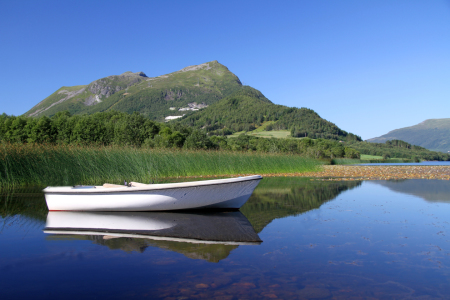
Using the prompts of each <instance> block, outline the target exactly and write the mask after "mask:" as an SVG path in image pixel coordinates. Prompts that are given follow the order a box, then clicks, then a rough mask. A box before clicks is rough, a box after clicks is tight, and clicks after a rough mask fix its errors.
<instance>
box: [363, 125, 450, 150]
mask: <svg viewBox="0 0 450 300" xmlns="http://www.w3.org/2000/svg"><path fill="white" fill-rule="evenodd" d="M388 140H402V141H405V142H408V143H410V144H412V145H417V146H421V147H424V148H426V149H429V150H433V151H440V152H445V153H447V152H449V151H450V118H448V119H429V120H425V121H423V122H422V123H419V124H417V125H414V126H411V127H405V128H400V129H396V130H392V131H390V132H389V133H387V134H385V135H382V136H380V137H376V138H372V139H369V140H367V141H368V142H371V143H384V142H386V141H388Z"/></svg>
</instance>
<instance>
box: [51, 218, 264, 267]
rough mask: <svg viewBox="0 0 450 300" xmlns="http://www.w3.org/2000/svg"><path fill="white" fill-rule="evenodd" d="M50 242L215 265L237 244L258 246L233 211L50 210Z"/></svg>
mask: <svg viewBox="0 0 450 300" xmlns="http://www.w3.org/2000/svg"><path fill="white" fill-rule="evenodd" d="M44 232H45V233H48V234H52V235H56V236H53V237H51V239H68V238H69V239H73V238H77V239H85V240H91V241H93V242H94V243H96V244H100V245H104V246H108V247H109V248H110V249H121V250H124V251H127V252H130V251H138V252H143V251H144V250H145V249H146V248H147V247H148V246H156V247H159V248H163V249H168V250H172V251H176V252H179V253H182V254H184V255H185V256H187V257H190V258H196V259H197V258H199V259H206V260H209V261H214V262H217V261H219V260H220V259H223V258H226V257H227V256H228V255H229V253H230V252H231V250H233V249H235V248H237V247H238V246H239V245H259V244H260V243H261V242H262V241H261V239H260V238H259V236H258V234H256V232H255V230H254V229H253V227H252V225H251V224H250V222H249V221H248V219H247V218H246V217H245V216H244V215H243V214H242V213H241V212H239V211H232V212H189V213H188V212H64V211H50V212H49V213H48V215H47V222H46V227H45V229H44Z"/></svg>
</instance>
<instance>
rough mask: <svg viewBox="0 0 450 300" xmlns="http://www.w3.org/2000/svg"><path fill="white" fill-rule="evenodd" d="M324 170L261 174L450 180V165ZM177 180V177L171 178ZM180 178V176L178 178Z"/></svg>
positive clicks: (359, 167) (324, 177)
mask: <svg viewBox="0 0 450 300" xmlns="http://www.w3.org/2000/svg"><path fill="white" fill-rule="evenodd" d="M321 168H322V170H320V171H316V172H305V173H272V174H259V175H261V176H263V177H310V178H317V179H321V180H401V179H438V180H450V166H354V165H353V166H349V165H324V166H322V167H321ZM244 175H252V174H238V175H220V176H219V175H216V176H190V177H183V178H216V177H221V178H224V177H236V176H244ZM170 179H172V180H175V179H176V178H170ZM178 179H180V178H178Z"/></svg>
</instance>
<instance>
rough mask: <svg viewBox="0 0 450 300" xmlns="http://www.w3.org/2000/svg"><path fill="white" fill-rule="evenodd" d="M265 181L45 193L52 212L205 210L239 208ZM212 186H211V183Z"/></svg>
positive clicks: (251, 178) (245, 179) (257, 178)
mask: <svg viewBox="0 0 450 300" xmlns="http://www.w3.org/2000/svg"><path fill="white" fill-rule="evenodd" d="M261 179H262V177H261V176H248V177H242V179H241V180H239V178H231V179H223V180H210V181H200V182H193V183H177V184H158V185H151V186H149V187H148V188H131V187H130V188H126V187H123V188H122V187H121V188H112V189H99V188H97V189H91V190H74V189H71V188H69V187H67V190H64V188H53V189H52V188H47V189H45V190H44V192H45V199H46V201H47V206H48V209H49V210H50V211H61V210H63V211H166V210H184V209H202V208H221V209H239V208H240V207H241V206H242V205H244V203H245V202H246V201H247V200H248V198H249V197H250V195H251V194H252V193H253V190H254V189H255V188H256V186H257V185H258V183H259V181H260V180H261ZM209 183H210V184H209Z"/></svg>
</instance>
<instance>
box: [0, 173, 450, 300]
mask: <svg viewBox="0 0 450 300" xmlns="http://www.w3.org/2000/svg"><path fill="white" fill-rule="evenodd" d="M0 212H1V218H0V245H1V251H0V274H1V280H0V291H1V293H0V295H1V298H2V299H22V298H33V299H61V298H64V299H80V298H83V299H93V298H96V299H98V298H112V299H116V298H120V299H123V298H149V299H150V298H151V299H154V298H159V299H252V298H257V299H258V298H259V299H277V298H279V299H349V298H354V299H406V298H407V299H416V298H417V299H419V298H420V299H443V298H450V276H449V272H450V231H449V229H450V223H449V222H450V220H449V218H448V216H449V215H450V184H449V182H448V181H443V180H419V179H413V180H401V181H357V182H352V181H325V182H324V181H316V180H310V179H305V178H276V177H274V178H265V179H263V180H262V181H261V183H260V185H259V186H258V188H257V189H256V190H255V191H254V193H253V195H252V197H251V198H250V200H249V201H248V203H247V204H246V205H245V206H244V207H242V208H241V210H240V212H199V211H195V212H176V213H175V212H167V213H67V212H66V213H65V212H62V213H59V212H56V213H53V212H52V213H48V211H47V208H46V205H45V200H44V196H43V194H42V193H41V192H40V189H16V190H9V191H3V192H2V194H1V199H0ZM447 235H449V236H447Z"/></svg>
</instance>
